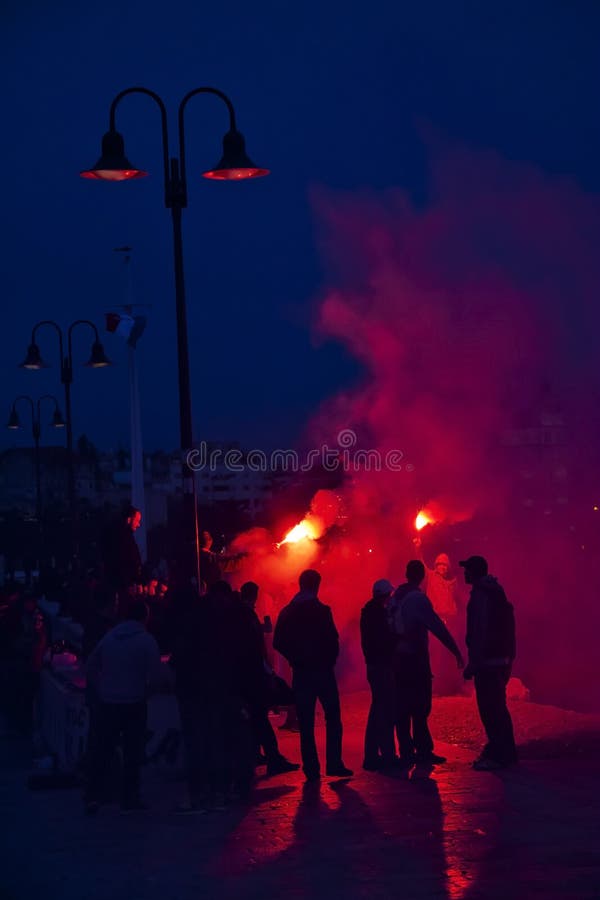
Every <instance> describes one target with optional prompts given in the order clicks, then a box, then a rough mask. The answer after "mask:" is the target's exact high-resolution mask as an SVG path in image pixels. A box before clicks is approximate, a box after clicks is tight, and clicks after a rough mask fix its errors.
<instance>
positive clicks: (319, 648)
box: [273, 591, 340, 671]
mask: <svg viewBox="0 0 600 900" xmlns="http://www.w3.org/2000/svg"><path fill="white" fill-rule="evenodd" d="M273 647H274V648H275V650H277V652H278V653H281V655H282V656H284V657H285V658H286V659H287V661H288V662H289V664H290V665H291V666H292V668H293V669H303V670H307V671H313V670H323V669H332V668H333V667H334V666H335V663H336V660H337V658H338V653H339V649H340V644H339V637H338V633H337V629H336V627H335V625H334V623H333V615H332V614H331V608H330V607H329V606H326V605H325V604H324V603H321V601H320V600H319V599H318V597H315V596H314V595H313V594H309V593H307V592H306V591H300V592H299V593H298V594H296V596H295V597H294V598H293V600H291V601H290V603H288V605H287V606H284V608H283V609H282V610H281V612H280V613H279V618H278V619H277V624H276V626H275V633H274V635H273Z"/></svg>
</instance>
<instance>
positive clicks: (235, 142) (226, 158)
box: [203, 129, 269, 181]
mask: <svg viewBox="0 0 600 900" xmlns="http://www.w3.org/2000/svg"><path fill="white" fill-rule="evenodd" d="M203 174H204V177H205V178H212V179H214V180H216V181H241V180H243V179H245V178H259V177H260V176H261V175H268V174H269V169H261V168H260V167H259V166H257V165H256V163H254V162H252V160H251V159H250V157H249V156H248V154H247V153H246V142H245V140H244V135H243V134H241V132H239V131H238V130H237V129H233V130H231V131H228V132H227V134H226V135H225V137H224V138H223V156H222V157H221V159H220V160H219V162H218V163H217V165H216V166H214V168H212V169H209V171H208V172H204V173H203Z"/></svg>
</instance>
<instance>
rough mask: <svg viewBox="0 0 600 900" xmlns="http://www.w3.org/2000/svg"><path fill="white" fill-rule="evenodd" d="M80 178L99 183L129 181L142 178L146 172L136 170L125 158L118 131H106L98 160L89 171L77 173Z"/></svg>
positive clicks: (121, 139) (123, 146) (123, 145)
mask: <svg viewBox="0 0 600 900" xmlns="http://www.w3.org/2000/svg"><path fill="white" fill-rule="evenodd" d="M79 174H80V175H81V177H82V178H95V179H97V180H99V181H131V179H133V178H143V177H144V176H145V175H147V174H148V173H147V172H144V171H142V169H136V168H135V166H134V165H132V163H130V162H129V160H128V159H127V157H126V156H125V142H124V141H123V136H122V135H121V134H119V132H118V131H107V132H106V134H105V135H104V137H103V138H102V152H101V154H100V159H99V160H98V161H97V162H96V164H95V165H94V166H92V168H91V169H84V170H83V171H82V172H80V173H79Z"/></svg>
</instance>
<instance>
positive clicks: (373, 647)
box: [360, 600, 396, 666]
mask: <svg viewBox="0 0 600 900" xmlns="http://www.w3.org/2000/svg"><path fill="white" fill-rule="evenodd" d="M360 643H361V646H362V651H363V654H364V657H365V662H366V664H367V665H368V666H370V665H386V664H389V663H391V662H392V659H393V656H394V647H395V645H396V636H395V635H394V633H393V632H392V629H391V627H390V624H389V621H388V614H387V610H386V608H385V606H384V604H383V603H382V602H381V600H369V602H368V603H366V604H365V606H363V608H362V612H361V614H360Z"/></svg>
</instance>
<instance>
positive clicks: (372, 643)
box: [360, 578, 396, 772]
mask: <svg viewBox="0 0 600 900" xmlns="http://www.w3.org/2000/svg"><path fill="white" fill-rule="evenodd" d="M393 592H394V586H393V585H392V584H391V583H390V582H389V581H387V580H386V579H385V578H382V579H380V580H379V581H376V582H375V584H374V585H373V596H372V598H371V600H369V602H368V603H366V604H365V606H363V608H362V611H361V614H360V640H361V645H362V650H363V653H364V657H365V662H366V664H367V680H368V682H369V686H370V688H371V708H370V710H369V718H368V720H367V728H366V731H365V758H364V762H363V769H366V770H367V771H369V772H374V771H378V770H384V769H388V768H391V767H392V766H393V765H394V764H395V761H396V748H395V746H394V711H395V702H394V668H393V659H394V647H395V644H396V637H395V635H394V633H393V632H392V630H391V628H390V625H389V622H388V616H387V609H386V607H387V604H388V603H389V600H390V597H391V596H392V594H393Z"/></svg>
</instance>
